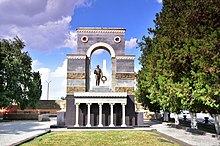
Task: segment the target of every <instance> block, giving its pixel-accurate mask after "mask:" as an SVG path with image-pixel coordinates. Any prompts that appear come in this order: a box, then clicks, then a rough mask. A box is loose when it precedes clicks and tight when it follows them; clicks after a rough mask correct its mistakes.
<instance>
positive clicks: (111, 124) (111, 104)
mask: <svg viewBox="0 0 220 146" xmlns="http://www.w3.org/2000/svg"><path fill="white" fill-rule="evenodd" d="M113 105H114V103H110V106H111V123H110V125H109V127H115V125H114V123H113Z"/></svg>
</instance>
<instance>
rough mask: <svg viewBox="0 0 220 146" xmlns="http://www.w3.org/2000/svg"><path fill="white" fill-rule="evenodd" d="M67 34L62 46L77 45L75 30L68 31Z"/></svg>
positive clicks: (70, 46) (74, 46)
mask: <svg viewBox="0 0 220 146" xmlns="http://www.w3.org/2000/svg"><path fill="white" fill-rule="evenodd" d="M66 35H67V39H66V40H65V42H64V46H63V47H67V48H72V49H74V48H76V46H77V34H76V31H69V33H68V34H66Z"/></svg>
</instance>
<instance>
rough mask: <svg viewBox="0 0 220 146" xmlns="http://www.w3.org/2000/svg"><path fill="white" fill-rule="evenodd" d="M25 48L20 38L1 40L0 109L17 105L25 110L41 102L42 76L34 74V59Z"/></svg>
mask: <svg viewBox="0 0 220 146" xmlns="http://www.w3.org/2000/svg"><path fill="white" fill-rule="evenodd" d="M23 48H24V43H23V42H22V41H21V40H20V39H19V38H18V37H16V38H14V40H6V39H3V40H0V50H1V51H0V58H1V61H0V86H1V89H0V96H1V98H0V107H7V106H9V105H10V104H12V103H17V104H18V105H20V107H21V109H24V108H25V107H27V106H28V105H32V106H33V107H34V105H35V103H36V102H37V101H38V100H40V96H41V85H40V84H41V81H40V80H41V79H40V75H39V73H36V72H32V68H31V63H32V59H31V57H30V56H29V54H28V53H27V52H23V51H22V49H23Z"/></svg>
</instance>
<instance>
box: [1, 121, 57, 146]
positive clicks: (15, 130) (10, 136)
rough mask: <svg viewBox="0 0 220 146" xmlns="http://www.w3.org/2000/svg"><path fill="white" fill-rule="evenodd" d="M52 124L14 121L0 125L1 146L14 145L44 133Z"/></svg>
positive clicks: (53, 122)
mask: <svg viewBox="0 0 220 146" xmlns="http://www.w3.org/2000/svg"><path fill="white" fill-rule="evenodd" d="M51 124H55V121H52V122H37V121H13V122H2V123H0V146H8V145H13V144H15V143H17V142H19V141H22V140H25V139H27V138H29V137H33V136H35V135H39V134H41V133H44V132H45V130H48V129H49V128H50V125H51Z"/></svg>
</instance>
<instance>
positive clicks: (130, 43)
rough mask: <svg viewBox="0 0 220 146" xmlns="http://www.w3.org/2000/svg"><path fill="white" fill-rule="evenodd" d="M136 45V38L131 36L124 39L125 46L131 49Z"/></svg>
mask: <svg viewBox="0 0 220 146" xmlns="http://www.w3.org/2000/svg"><path fill="white" fill-rule="evenodd" d="M136 46H137V39H136V38H131V39H130V40H129V41H125V48H126V49H132V48H134V47H136Z"/></svg>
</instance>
